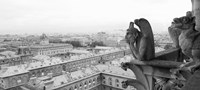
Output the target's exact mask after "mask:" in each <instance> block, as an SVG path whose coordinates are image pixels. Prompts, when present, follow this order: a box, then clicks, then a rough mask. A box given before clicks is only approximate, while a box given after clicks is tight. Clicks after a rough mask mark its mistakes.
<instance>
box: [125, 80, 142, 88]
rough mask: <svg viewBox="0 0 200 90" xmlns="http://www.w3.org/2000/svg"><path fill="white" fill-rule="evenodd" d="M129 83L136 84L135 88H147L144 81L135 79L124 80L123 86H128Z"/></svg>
mask: <svg viewBox="0 0 200 90" xmlns="http://www.w3.org/2000/svg"><path fill="white" fill-rule="evenodd" d="M129 85H130V86H134V87H135V88H137V89H140V90H146V88H144V86H143V85H142V83H141V82H139V81H137V80H135V79H128V80H126V81H122V87H123V88H127V87H128V86H129Z"/></svg>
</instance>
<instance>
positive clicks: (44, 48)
mask: <svg viewBox="0 0 200 90" xmlns="http://www.w3.org/2000/svg"><path fill="white" fill-rule="evenodd" d="M72 49H73V46H72V45H71V44H48V45H32V46H30V50H31V52H32V53H33V55H34V56H35V55H48V56H51V55H56V54H62V53H67V52H69V51H71V50H72Z"/></svg>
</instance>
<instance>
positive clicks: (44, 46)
mask: <svg viewBox="0 0 200 90" xmlns="http://www.w3.org/2000/svg"><path fill="white" fill-rule="evenodd" d="M62 46H70V47H72V45H71V44H52V43H51V44H48V45H41V44H36V45H32V46H30V47H31V48H48V47H62Z"/></svg>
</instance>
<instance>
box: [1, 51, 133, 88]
mask: <svg viewBox="0 0 200 90" xmlns="http://www.w3.org/2000/svg"><path fill="white" fill-rule="evenodd" d="M126 51H127V50H125V51H116V52H111V53H109V54H106V55H99V56H93V57H88V58H82V59H77V60H68V61H62V60H61V59H59V58H50V57H48V56H39V57H35V58H36V59H38V61H37V62H32V63H27V64H21V65H17V66H10V67H5V68H2V69H1V70H0V90H5V89H6V90H7V89H9V90H16V89H17V90H63V89H67V90H76V89H77V90H78V89H86V90H94V89H96V90H110V89H115V90H124V89H123V88H122V87H121V81H124V80H127V79H128V78H134V74H133V72H132V71H128V73H129V74H128V73H127V72H126V71H124V70H122V69H121V68H120V67H110V66H107V65H102V64H101V65H100V64H99V63H100V61H105V62H106V61H108V62H109V60H114V59H117V58H122V57H124V55H129V54H130V53H127V52H126ZM129 57H130V56H129ZM18 88H20V89H18ZM127 90H130V88H128V89H127ZM133 90H135V89H133Z"/></svg>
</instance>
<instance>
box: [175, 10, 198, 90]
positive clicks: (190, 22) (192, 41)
mask: <svg viewBox="0 0 200 90" xmlns="http://www.w3.org/2000/svg"><path fill="white" fill-rule="evenodd" d="M172 24H173V25H172V26H173V28H178V29H179V30H181V34H180V36H179V40H178V41H179V45H180V48H181V49H182V52H183V53H184V54H185V55H186V56H188V57H190V59H191V60H192V61H191V62H189V63H186V64H183V65H181V66H180V69H179V70H185V71H186V70H189V71H190V72H192V73H193V74H191V75H189V74H188V72H186V73H185V75H183V73H182V75H183V77H184V76H187V77H185V78H186V79H187V81H186V84H185V86H183V88H181V90H200V86H199V83H200V79H199V78H200V69H199V68H200V67H199V66H200V32H199V31H197V30H195V28H194V27H195V17H194V16H192V13H191V12H187V15H186V16H183V17H180V18H175V19H174V21H173V22H172Z"/></svg>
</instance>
